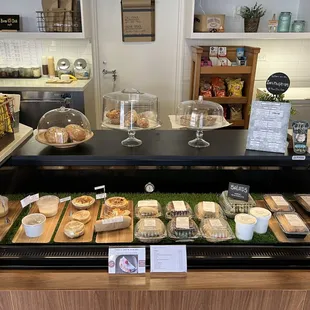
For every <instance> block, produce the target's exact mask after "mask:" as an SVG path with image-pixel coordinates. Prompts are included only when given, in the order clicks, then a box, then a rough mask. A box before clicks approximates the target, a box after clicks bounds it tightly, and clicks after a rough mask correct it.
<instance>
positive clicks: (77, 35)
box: [0, 31, 87, 40]
mask: <svg viewBox="0 0 310 310" xmlns="http://www.w3.org/2000/svg"><path fill="white" fill-rule="evenodd" d="M36 39H38V40H66V39H68V40H74V39H87V37H86V36H85V34H84V33H83V32H1V31H0V40H36Z"/></svg>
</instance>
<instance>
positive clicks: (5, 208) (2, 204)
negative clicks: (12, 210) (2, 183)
mask: <svg viewBox="0 0 310 310" xmlns="http://www.w3.org/2000/svg"><path fill="white" fill-rule="evenodd" d="M8 213H9V199H8V198H7V197H5V196H0V217H4V216H6V215H7V214H8Z"/></svg>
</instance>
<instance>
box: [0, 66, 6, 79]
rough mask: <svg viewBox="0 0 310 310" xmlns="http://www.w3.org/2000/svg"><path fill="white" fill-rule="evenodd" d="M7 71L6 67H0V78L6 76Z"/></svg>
mask: <svg viewBox="0 0 310 310" xmlns="http://www.w3.org/2000/svg"><path fill="white" fill-rule="evenodd" d="M7 77H8V72H7V68H6V67H0V78H7Z"/></svg>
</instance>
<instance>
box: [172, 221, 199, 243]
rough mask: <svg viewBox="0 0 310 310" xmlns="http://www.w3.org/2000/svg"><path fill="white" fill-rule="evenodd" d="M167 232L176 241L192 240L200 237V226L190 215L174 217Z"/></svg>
mask: <svg viewBox="0 0 310 310" xmlns="http://www.w3.org/2000/svg"><path fill="white" fill-rule="evenodd" d="M167 232H168V237H169V238H171V239H173V240H176V242H190V241H194V240H195V239H197V238H198V237H200V232H199V228H198V226H197V224H196V223H195V222H194V221H193V220H192V219H191V218H190V217H176V218H173V219H172V220H171V221H170V222H169V223H168V225H167Z"/></svg>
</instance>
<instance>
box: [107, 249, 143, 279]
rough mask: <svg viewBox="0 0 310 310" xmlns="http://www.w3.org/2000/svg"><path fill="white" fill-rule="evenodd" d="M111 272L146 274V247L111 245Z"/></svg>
mask: <svg viewBox="0 0 310 310" xmlns="http://www.w3.org/2000/svg"><path fill="white" fill-rule="evenodd" d="M109 274H121V275H130V274H131V275H137V274H145V247H134V248H119V247H110V248H109Z"/></svg>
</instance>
